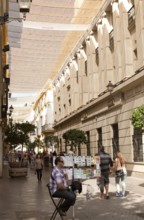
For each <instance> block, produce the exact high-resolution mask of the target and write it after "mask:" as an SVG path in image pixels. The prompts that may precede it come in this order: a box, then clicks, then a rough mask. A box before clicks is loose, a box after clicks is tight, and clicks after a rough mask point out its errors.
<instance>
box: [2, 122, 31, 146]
mask: <svg viewBox="0 0 144 220" xmlns="http://www.w3.org/2000/svg"><path fill="white" fill-rule="evenodd" d="M34 131H35V125H33V124H30V123H29V122H24V123H16V124H13V125H8V126H7V128H6V131H5V134H6V136H7V137H6V142H7V143H10V144H11V145H14V146H16V145H18V144H21V145H22V150H23V146H24V144H26V145H28V143H29V142H30V141H29V139H30V138H29V134H30V133H32V132H34Z"/></svg>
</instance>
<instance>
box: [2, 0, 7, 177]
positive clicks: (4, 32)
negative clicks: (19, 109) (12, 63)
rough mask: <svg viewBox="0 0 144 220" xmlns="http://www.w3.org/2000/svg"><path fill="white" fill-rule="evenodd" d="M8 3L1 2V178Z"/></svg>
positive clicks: (5, 100) (5, 96) (5, 111)
mask: <svg viewBox="0 0 144 220" xmlns="http://www.w3.org/2000/svg"><path fill="white" fill-rule="evenodd" d="M7 12H8V1H7V0H0V176H2V163H3V140H4V128H5V126H6V123H7V122H6V120H7V108H8V85H9V65H8V50H9V45H8V42H7V27H6V24H5V22H4V21H5V19H6V14H7Z"/></svg>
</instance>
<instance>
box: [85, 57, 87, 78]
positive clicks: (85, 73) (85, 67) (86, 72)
mask: <svg viewBox="0 0 144 220" xmlns="http://www.w3.org/2000/svg"><path fill="white" fill-rule="evenodd" d="M85 75H86V76H87V60H86V61H85Z"/></svg>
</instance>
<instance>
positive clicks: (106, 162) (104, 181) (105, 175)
mask: <svg viewBox="0 0 144 220" xmlns="http://www.w3.org/2000/svg"><path fill="white" fill-rule="evenodd" d="M99 156H100V169H101V178H100V179H99V180H98V183H97V184H98V185H99V187H100V193H101V195H100V198H104V196H105V195H106V197H105V198H106V199H109V174H110V173H111V172H112V168H113V161H112V159H111V156H110V155H109V154H108V153H106V152H105V150H104V147H103V146H101V147H100V149H99ZM104 191H105V195H104Z"/></svg>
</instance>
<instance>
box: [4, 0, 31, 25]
mask: <svg viewBox="0 0 144 220" xmlns="http://www.w3.org/2000/svg"><path fill="white" fill-rule="evenodd" d="M15 1H16V2H17V3H18V4H19V10H20V12H21V13H23V18H13V17H12V18H10V17H9V14H8V13H4V15H3V16H0V25H3V24H5V23H9V22H11V21H19V22H21V21H22V20H24V21H25V20H26V13H28V12H29V11H30V5H31V2H32V0H15Z"/></svg>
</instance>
